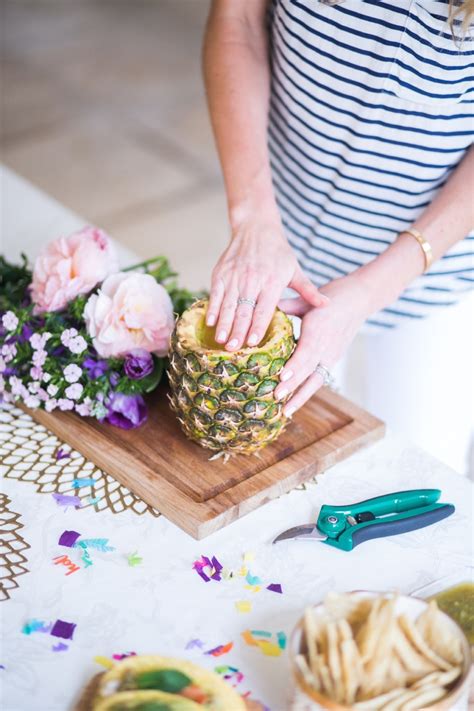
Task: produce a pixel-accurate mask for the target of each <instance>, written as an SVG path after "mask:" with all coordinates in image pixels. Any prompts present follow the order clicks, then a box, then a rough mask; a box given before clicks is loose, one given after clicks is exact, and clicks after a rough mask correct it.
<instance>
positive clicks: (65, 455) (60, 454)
mask: <svg viewBox="0 0 474 711" xmlns="http://www.w3.org/2000/svg"><path fill="white" fill-rule="evenodd" d="M70 456H71V455H70V454H69V452H65V451H64V449H62V447H60V448H59V449H58V451H57V452H56V459H57V460H58V461H59V460H60V459H69V458H70Z"/></svg>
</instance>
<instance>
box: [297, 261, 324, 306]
mask: <svg viewBox="0 0 474 711" xmlns="http://www.w3.org/2000/svg"><path fill="white" fill-rule="evenodd" d="M288 286H291V288H292V289H295V291H297V292H298V293H299V294H300V296H302V297H303V299H305V301H307V302H308V303H309V304H311V305H312V306H326V305H327V304H328V303H329V299H328V297H327V296H324V294H321V293H320V292H319V291H318V289H317V287H315V286H314V284H313V283H312V281H311V280H310V279H308V277H307V276H305V275H304V274H303V272H302V270H301V269H300V268H299V267H298V269H297V270H296V271H295V273H294V276H293V279H292V280H291V282H290V283H289V285H288Z"/></svg>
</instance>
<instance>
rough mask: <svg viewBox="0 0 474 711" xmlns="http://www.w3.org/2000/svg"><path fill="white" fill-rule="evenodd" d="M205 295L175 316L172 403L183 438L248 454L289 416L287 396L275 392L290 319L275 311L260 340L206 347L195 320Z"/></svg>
mask: <svg viewBox="0 0 474 711" xmlns="http://www.w3.org/2000/svg"><path fill="white" fill-rule="evenodd" d="M207 303H208V302H207V300H205V299H202V300H201V301H197V302H196V303H195V304H193V305H192V306H191V307H190V308H189V309H188V310H187V311H185V312H184V314H183V315H182V316H181V318H180V319H178V321H177V324H176V327H175V330H174V332H173V335H172V338H171V350H170V366H169V370H168V377H169V382H170V388H171V395H170V402H171V407H172V409H173V410H174V411H175V412H176V414H177V416H178V419H179V421H180V423H181V427H182V429H183V431H184V433H185V434H186V436H187V437H189V438H190V439H192V440H193V441H194V442H197V443H198V444H200V445H201V446H202V447H206V448H207V449H211V450H213V451H215V452H223V453H235V454H252V453H253V452H255V451H257V450H258V449H261V448H262V447H265V446H266V445H267V444H269V443H270V442H273V441H274V440H275V439H276V438H277V437H278V436H279V435H280V434H281V432H282V431H283V429H284V427H285V425H286V424H287V422H288V418H286V417H285V416H284V415H283V406H284V404H285V402H286V400H287V398H285V399H284V400H280V401H278V402H277V401H276V400H275V398H274V396H273V391H274V389H275V388H276V386H277V385H278V383H279V377H278V376H279V373H280V371H281V370H282V368H283V366H284V365H285V363H286V361H287V360H288V359H289V358H290V356H291V354H292V353H293V350H294V348H295V339H294V336H293V327H292V324H291V321H290V319H289V318H288V317H287V316H286V315H285V314H284V313H283V312H282V311H279V310H277V311H276V312H275V315H274V317H273V320H272V324H271V326H270V330H273V332H274V335H273V336H272V337H271V338H269V339H267V340H266V341H265V342H264V343H263V344H262V345H260V346H257V347H255V348H245V349H242V350H240V351H236V352H234V353H228V352H226V351H224V350H213V349H211V348H208V349H206V348H205V347H203V346H202V344H200V343H199V340H198V339H197V338H196V334H195V325H196V324H199V323H203V319H204V317H205V314H206V310H207Z"/></svg>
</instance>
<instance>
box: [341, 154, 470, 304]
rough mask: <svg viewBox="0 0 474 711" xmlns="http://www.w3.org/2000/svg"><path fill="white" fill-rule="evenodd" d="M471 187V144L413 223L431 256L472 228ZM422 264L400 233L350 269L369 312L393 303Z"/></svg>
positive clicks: (410, 240)
mask: <svg viewBox="0 0 474 711" xmlns="http://www.w3.org/2000/svg"><path fill="white" fill-rule="evenodd" d="M473 189H474V148H471V149H470V150H469V151H468V153H467V154H466V156H465V157H464V158H463V160H462V161H461V163H460V164H459V166H458V167H457V168H456V170H455V171H454V173H453V174H452V175H451V177H450V179H449V180H448V182H447V183H446V185H444V186H443V188H442V189H441V190H440V192H439V193H438V195H437V196H436V197H435V199H434V200H433V201H432V202H431V203H430V205H429V206H428V207H427V208H426V210H424V212H423V213H422V214H421V215H420V217H419V218H418V219H417V220H416V222H415V223H414V224H413V227H415V228H416V229H417V230H419V231H420V232H421V233H422V235H423V236H424V238H425V239H426V240H427V241H428V242H429V243H430V245H431V248H432V250H433V257H434V260H437V259H439V258H440V257H442V256H443V254H445V252H447V251H448V249H449V248H450V247H452V246H453V245H454V244H456V242H459V241H460V240H461V239H464V237H465V236H466V235H467V234H468V233H469V231H470V230H471V229H472V228H473V226H474V209H473V200H472V196H473ZM424 267H425V262H424V255H423V252H422V250H421V248H420V245H419V244H418V243H417V241H416V240H415V239H414V238H413V237H412V236H411V235H408V234H406V233H402V234H401V235H400V236H399V237H398V239H397V240H396V241H395V242H394V243H393V244H392V245H390V247H388V249H386V250H385V252H383V253H382V254H381V255H380V256H379V257H377V258H376V259H374V260H373V261H372V262H370V263H369V264H367V265H366V266H364V267H361V268H360V269H358V270H357V271H356V272H354V277H355V278H356V279H357V280H358V281H359V282H360V284H361V285H362V286H363V287H364V289H365V291H366V293H367V295H368V298H369V304H368V309H369V311H370V313H375V312H376V311H379V310H380V309H382V308H385V307H386V306H388V305H390V304H391V303H393V302H394V301H395V300H396V299H397V298H398V297H399V296H400V294H401V293H402V292H403V291H404V289H405V288H406V287H407V286H408V285H409V284H410V283H411V282H412V281H413V280H414V279H416V277H418V276H419V275H420V274H422V273H423V271H424Z"/></svg>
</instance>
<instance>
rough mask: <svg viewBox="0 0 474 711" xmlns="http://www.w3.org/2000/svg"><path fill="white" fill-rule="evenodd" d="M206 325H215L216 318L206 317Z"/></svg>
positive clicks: (211, 315)
mask: <svg viewBox="0 0 474 711" xmlns="http://www.w3.org/2000/svg"><path fill="white" fill-rule="evenodd" d="M206 323H207V325H208V326H215V324H216V317H215V316H214V314H209V315H208V317H207V319H206Z"/></svg>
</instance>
